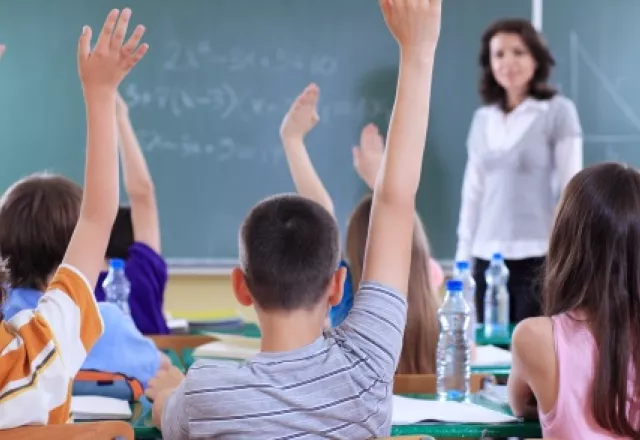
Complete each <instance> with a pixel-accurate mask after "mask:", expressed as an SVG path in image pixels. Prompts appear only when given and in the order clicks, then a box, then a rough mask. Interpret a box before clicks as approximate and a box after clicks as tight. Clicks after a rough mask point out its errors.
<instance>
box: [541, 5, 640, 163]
mask: <svg viewBox="0 0 640 440" xmlns="http://www.w3.org/2000/svg"><path fill="white" fill-rule="evenodd" d="M546 3H549V5H548V6H547V4H546ZM546 3H545V10H544V33H545V35H546V37H547V40H548V41H549V44H550V45H551V47H552V48H553V50H554V54H555V55H556V58H557V61H558V67H557V70H556V78H557V81H558V82H559V83H560V84H561V86H562V89H563V92H564V93H565V94H566V95H567V96H569V97H570V98H571V99H573V101H574V102H575V103H576V106H577V108H578V112H579V114H580V120H581V123H582V128H583V131H584V137H585V144H584V149H585V163H587V164H592V163H596V162H602V161H622V162H628V163H630V164H633V165H635V166H638V165H640V149H639V148H638V145H639V144H640V87H639V86H638V77H640V62H639V58H638V56H637V54H638V47H637V43H636V42H637V41H638V38H640V27H639V26H638V17H639V16H640V2H638V1H635V0H616V1H611V2H600V1H597V0H563V1H557V2H546Z"/></svg>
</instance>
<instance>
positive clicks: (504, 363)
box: [471, 345, 511, 367]
mask: <svg viewBox="0 0 640 440" xmlns="http://www.w3.org/2000/svg"><path fill="white" fill-rule="evenodd" d="M471 365H473V366H474V367H509V366H511V352H510V351H509V350H504V349H502V348H498V347H494V346H493V345H481V346H477V347H476V359H475V360H474V361H473V362H471Z"/></svg>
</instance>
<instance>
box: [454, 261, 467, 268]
mask: <svg viewBox="0 0 640 440" xmlns="http://www.w3.org/2000/svg"><path fill="white" fill-rule="evenodd" d="M456 269H458V270H467V269H469V262H468V261H466V260H462V261H456Z"/></svg>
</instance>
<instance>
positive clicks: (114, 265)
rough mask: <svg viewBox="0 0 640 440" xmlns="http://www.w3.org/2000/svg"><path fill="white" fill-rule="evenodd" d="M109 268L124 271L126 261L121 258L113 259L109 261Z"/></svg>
mask: <svg viewBox="0 0 640 440" xmlns="http://www.w3.org/2000/svg"><path fill="white" fill-rule="evenodd" d="M109 267H110V268H111V269H114V270H122V269H124V260H123V259H121V258H112V259H111V260H109Z"/></svg>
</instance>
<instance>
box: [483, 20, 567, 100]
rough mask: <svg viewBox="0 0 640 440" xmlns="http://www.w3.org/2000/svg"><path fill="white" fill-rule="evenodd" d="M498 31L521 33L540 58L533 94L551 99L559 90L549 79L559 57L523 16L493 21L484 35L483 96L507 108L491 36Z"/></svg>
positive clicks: (533, 79)
mask: <svg viewBox="0 0 640 440" xmlns="http://www.w3.org/2000/svg"><path fill="white" fill-rule="evenodd" d="M496 34H515V35H518V36H519V37H520V38H521V39H522V42H523V43H524V45H525V46H526V47H527V49H528V50H529V52H530V53H531V56H532V57H533V59H534V60H535V61H536V70H535V72H534V73H533V77H532V78H531V81H530V82H529V95H530V96H532V97H534V98H536V99H542V100H546V99H551V98H553V97H554V96H555V95H556V93H557V92H556V90H555V89H554V88H553V87H551V86H550V85H549V84H548V83H547V80H548V79H549V75H550V74H551V69H552V68H553V66H554V65H555V60H554V59H553V56H552V55H551V52H550V51H549V48H547V45H546V44H545V43H544V41H543V40H542V37H541V36H540V34H539V33H538V31H536V29H535V28H534V27H533V25H532V24H531V23H530V22H529V21H527V20H523V19H519V18H508V19H504V20H499V21H496V22H495V23H493V24H492V25H491V26H489V28H488V29H487V30H486V31H485V32H484V35H483V36H482V46H481V48H480V56H479V59H478V61H479V63H480V68H481V69H482V74H481V76H480V96H481V97H482V100H483V101H484V103H485V104H498V105H499V106H500V108H501V109H502V110H503V111H507V110H508V109H507V93H506V91H505V90H504V88H503V87H502V86H501V85H500V84H498V81H496V78H495V76H493V71H492V70H491V40H492V39H493V37H494V36H495V35H496Z"/></svg>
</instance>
